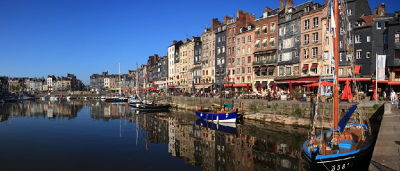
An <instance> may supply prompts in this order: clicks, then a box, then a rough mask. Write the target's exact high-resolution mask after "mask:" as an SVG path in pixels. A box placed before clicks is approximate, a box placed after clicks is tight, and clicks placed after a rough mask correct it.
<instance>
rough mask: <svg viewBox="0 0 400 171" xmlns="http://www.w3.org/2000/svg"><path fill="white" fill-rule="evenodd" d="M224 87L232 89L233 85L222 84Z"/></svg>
mask: <svg viewBox="0 0 400 171" xmlns="http://www.w3.org/2000/svg"><path fill="white" fill-rule="evenodd" d="M224 87H233V84H224Z"/></svg>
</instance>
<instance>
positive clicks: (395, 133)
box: [369, 103, 400, 171]
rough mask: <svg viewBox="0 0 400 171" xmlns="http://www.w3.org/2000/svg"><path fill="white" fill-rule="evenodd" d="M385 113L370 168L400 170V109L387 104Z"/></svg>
mask: <svg viewBox="0 0 400 171" xmlns="http://www.w3.org/2000/svg"><path fill="white" fill-rule="evenodd" d="M385 105H386V106H385V114H384V115H383V120H382V124H381V128H380V130H379V135H378V140H377V142H376V145H375V149H374V154H373V156H372V159H371V164H370V167H369V170H372V171H375V170H384V171H386V170H388V171H391V170H400V109H397V108H396V107H395V106H394V105H392V104H390V103H386V104H385Z"/></svg>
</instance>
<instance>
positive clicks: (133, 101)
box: [128, 97, 142, 107]
mask: <svg viewBox="0 0 400 171" xmlns="http://www.w3.org/2000/svg"><path fill="white" fill-rule="evenodd" d="M128 104H129V106H132V107H138V105H137V104H142V101H141V100H139V99H138V98H136V97H131V98H129V100H128Z"/></svg>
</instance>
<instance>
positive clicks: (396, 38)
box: [394, 33, 400, 43]
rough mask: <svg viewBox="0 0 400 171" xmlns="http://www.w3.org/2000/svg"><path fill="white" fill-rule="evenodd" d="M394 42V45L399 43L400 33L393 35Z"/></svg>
mask: <svg viewBox="0 0 400 171" xmlns="http://www.w3.org/2000/svg"><path fill="white" fill-rule="evenodd" d="M394 42H395V43H400V33H395V34H394Z"/></svg>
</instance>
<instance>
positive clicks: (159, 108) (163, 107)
mask: <svg viewBox="0 0 400 171" xmlns="http://www.w3.org/2000/svg"><path fill="white" fill-rule="evenodd" d="M137 106H138V107H137V110H139V111H142V112H146V111H148V112H163V111H169V110H170V108H171V107H172V106H171V105H170V104H137Z"/></svg>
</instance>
